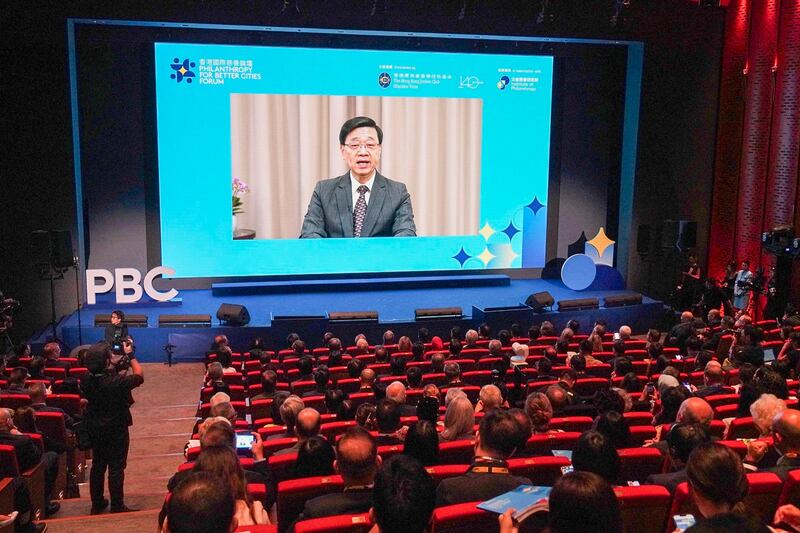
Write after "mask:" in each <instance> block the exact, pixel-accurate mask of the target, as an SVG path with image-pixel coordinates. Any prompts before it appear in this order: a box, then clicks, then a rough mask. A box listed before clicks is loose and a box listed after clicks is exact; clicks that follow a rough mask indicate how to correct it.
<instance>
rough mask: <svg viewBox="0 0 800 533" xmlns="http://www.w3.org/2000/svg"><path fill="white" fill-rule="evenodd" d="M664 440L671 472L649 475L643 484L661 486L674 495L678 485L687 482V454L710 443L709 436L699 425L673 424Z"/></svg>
mask: <svg viewBox="0 0 800 533" xmlns="http://www.w3.org/2000/svg"><path fill="white" fill-rule="evenodd" d="M665 440H666V443H667V448H668V456H669V459H670V466H671V469H672V471H671V472H667V473H663V474H651V475H650V476H648V477H647V480H646V481H645V484H647V485H661V486H663V487H666V488H667V490H669V492H670V493H674V492H675V488H676V487H677V486H678V485H679V484H680V483H683V482H684V481H687V480H688V477H687V474H686V463H687V461H688V460H689V454H690V453H692V450H694V449H695V448H696V447H698V446H700V445H701V444H705V443H708V442H711V436H710V435H709V433H708V430H706V428H705V427H703V426H701V425H700V424H675V425H674V426H672V429H670V430H669V432H668V433H667V437H666V439H665Z"/></svg>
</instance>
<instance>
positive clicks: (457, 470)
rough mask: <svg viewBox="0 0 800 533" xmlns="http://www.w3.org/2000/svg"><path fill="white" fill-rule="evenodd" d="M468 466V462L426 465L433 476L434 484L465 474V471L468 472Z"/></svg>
mask: <svg viewBox="0 0 800 533" xmlns="http://www.w3.org/2000/svg"><path fill="white" fill-rule="evenodd" d="M468 468H469V465H468V464H463V465H436V466H428V467H425V470H427V472H428V474H430V475H431V477H432V478H433V482H434V484H435V485H438V484H439V482H440V481H441V480H443V479H447V478H449V477H456V476H460V475H463V474H464V473H466V471H467V469H468Z"/></svg>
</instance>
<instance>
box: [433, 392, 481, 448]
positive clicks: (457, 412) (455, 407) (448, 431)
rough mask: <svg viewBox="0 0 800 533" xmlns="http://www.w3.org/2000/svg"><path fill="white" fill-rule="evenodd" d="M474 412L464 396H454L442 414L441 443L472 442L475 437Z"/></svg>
mask: <svg viewBox="0 0 800 533" xmlns="http://www.w3.org/2000/svg"><path fill="white" fill-rule="evenodd" d="M474 427H475V411H474V410H473V408H472V404H471V403H470V401H469V399H467V397H466V396H456V397H455V398H454V399H453V400H452V401H451V402H450V405H448V406H447V411H445V413H444V429H443V430H442V432H441V433H440V434H439V438H440V439H441V440H443V441H455V440H472V439H473V438H474V437H475V431H474Z"/></svg>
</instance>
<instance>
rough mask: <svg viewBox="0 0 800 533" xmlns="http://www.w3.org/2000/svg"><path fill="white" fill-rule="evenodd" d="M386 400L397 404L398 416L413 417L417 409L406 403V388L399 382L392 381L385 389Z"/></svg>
mask: <svg viewBox="0 0 800 533" xmlns="http://www.w3.org/2000/svg"><path fill="white" fill-rule="evenodd" d="M386 398H387V399H388V400H392V401H394V402H395V403H397V406H398V408H399V409H400V416H401V417H402V416H414V415H416V414H417V408H416V407H414V406H413V405H408V404H407V403H406V386H405V385H403V384H402V383H401V382H399V381H393V382H391V383H390V384H389V386H388V387H386Z"/></svg>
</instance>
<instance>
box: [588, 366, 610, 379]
mask: <svg viewBox="0 0 800 533" xmlns="http://www.w3.org/2000/svg"><path fill="white" fill-rule="evenodd" d="M611 370H613V369H612V368H611V365H609V364H605V363H604V364H602V365H592V366H587V367H586V373H587V374H589V375H590V376H594V377H596V378H603V379H606V380H608V379H609V378H610V377H611Z"/></svg>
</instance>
